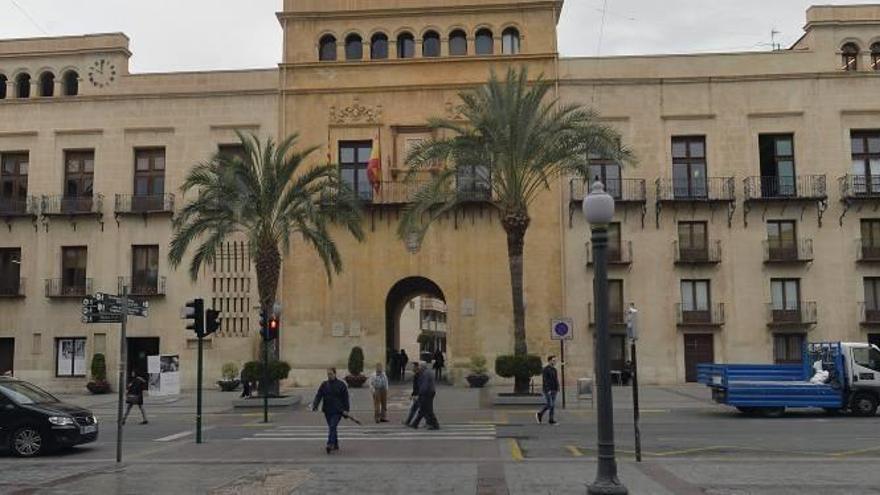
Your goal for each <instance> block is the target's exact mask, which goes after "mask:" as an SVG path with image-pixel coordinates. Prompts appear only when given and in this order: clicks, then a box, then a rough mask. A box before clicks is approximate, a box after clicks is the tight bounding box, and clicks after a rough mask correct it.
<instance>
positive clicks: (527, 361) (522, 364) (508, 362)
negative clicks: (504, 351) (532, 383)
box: [495, 354, 542, 379]
mask: <svg viewBox="0 0 880 495" xmlns="http://www.w3.org/2000/svg"><path fill="white" fill-rule="evenodd" d="M541 368H542V365H541V357H540V356H535V355H534V354H529V355H527V356H516V355H512V354H508V355H504V356H498V357H497V358H495V373H497V374H498V376H502V377H504V378H514V377H522V378H526V379H528V378H531V377H533V376H538V375H540V374H541Z"/></svg>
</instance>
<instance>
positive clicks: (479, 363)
mask: <svg viewBox="0 0 880 495" xmlns="http://www.w3.org/2000/svg"><path fill="white" fill-rule="evenodd" d="M468 368H469V369H470V371H471V373H473V374H474V375H485V374H486V371H488V368H486V356H480V355H478V356H471V362H470V364H469V365H468Z"/></svg>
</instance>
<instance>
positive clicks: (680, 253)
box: [673, 241, 721, 265]
mask: <svg viewBox="0 0 880 495" xmlns="http://www.w3.org/2000/svg"><path fill="white" fill-rule="evenodd" d="M673 250H674V251H675V264H676V265H717V264H718V263H721V241H711V242H709V244H708V245H707V246H705V247H698V248H693V247H683V246H681V245H680V244H679V243H678V241H674V242H673Z"/></svg>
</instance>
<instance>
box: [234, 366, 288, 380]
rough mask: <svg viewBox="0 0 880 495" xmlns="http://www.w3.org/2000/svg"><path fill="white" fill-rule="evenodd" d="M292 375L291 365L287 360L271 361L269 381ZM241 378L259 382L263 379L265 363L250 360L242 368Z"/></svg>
mask: <svg viewBox="0 0 880 495" xmlns="http://www.w3.org/2000/svg"><path fill="white" fill-rule="evenodd" d="M288 375H290V365H289V364H287V362H285V361H271V362H270V363H269V381H277V380H284V379H285V378H287V377H288ZM241 378H242V380H244V381H248V382H258V381H260V380H262V379H263V363H262V362H261V361H248V362H247V363H245V364H244V367H243V368H242V370H241Z"/></svg>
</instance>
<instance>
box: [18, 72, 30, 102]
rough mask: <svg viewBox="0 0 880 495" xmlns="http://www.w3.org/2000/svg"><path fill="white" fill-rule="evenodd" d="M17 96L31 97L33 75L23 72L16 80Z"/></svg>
mask: <svg viewBox="0 0 880 495" xmlns="http://www.w3.org/2000/svg"><path fill="white" fill-rule="evenodd" d="M15 96H16V97H18V98H30V97H31V75H30V74H28V73H27V72H22V73H21V74H19V75H18V77H16V78H15Z"/></svg>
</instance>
